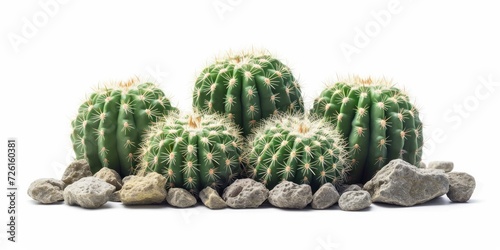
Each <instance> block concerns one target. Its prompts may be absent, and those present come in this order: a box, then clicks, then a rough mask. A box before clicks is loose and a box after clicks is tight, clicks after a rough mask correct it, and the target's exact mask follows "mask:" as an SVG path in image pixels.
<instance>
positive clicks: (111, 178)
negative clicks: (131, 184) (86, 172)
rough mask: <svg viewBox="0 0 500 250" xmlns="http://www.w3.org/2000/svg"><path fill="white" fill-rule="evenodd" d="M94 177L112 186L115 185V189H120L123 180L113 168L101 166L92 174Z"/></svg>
mask: <svg viewBox="0 0 500 250" xmlns="http://www.w3.org/2000/svg"><path fill="white" fill-rule="evenodd" d="M94 177H96V178H99V179H101V180H103V181H105V182H107V183H109V184H111V185H113V186H115V187H116V190H120V189H122V186H123V182H122V178H121V177H120V174H118V172H116V171H115V170H113V169H110V168H106V167H104V168H101V169H100V170H99V171H97V173H95V174H94Z"/></svg>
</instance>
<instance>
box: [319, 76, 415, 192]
mask: <svg viewBox="0 0 500 250" xmlns="http://www.w3.org/2000/svg"><path fill="white" fill-rule="evenodd" d="M311 114H313V115H316V116H319V117H321V118H323V119H325V120H326V121H328V122H330V123H332V124H333V125H335V126H336V130H337V131H338V132H339V134H340V135H341V136H342V137H343V138H344V139H345V140H346V141H347V142H348V147H349V151H350V153H349V156H350V165H351V166H352V170H351V171H350V173H349V177H348V179H347V181H348V182H350V183H360V182H363V183H364V182H366V181H368V180H370V179H371V178H372V177H373V175H375V173H376V172H377V171H378V170H380V169H381V168H382V167H383V166H385V165H386V164H387V163H388V162H389V161H391V160H393V159H398V158H402V159H403V160H405V161H407V162H409V163H411V164H413V165H416V166H418V165H419V163H420V161H421V158H422V146H423V135H422V123H421V121H420V119H419V113H418V110H417V108H416V107H415V105H413V104H412V103H411V102H410V99H409V97H408V95H407V94H405V93H404V92H403V91H402V90H400V89H398V88H396V87H394V85H393V84H392V83H391V82H390V81H388V80H386V79H371V78H367V79H362V78H360V77H357V76H353V77H349V78H347V79H345V80H343V81H340V82H337V83H335V84H333V85H331V86H330V87H327V88H326V89H325V90H323V92H322V93H321V94H320V96H319V97H318V98H317V99H316V100H315V101H314V106H313V109H312V110H311Z"/></svg>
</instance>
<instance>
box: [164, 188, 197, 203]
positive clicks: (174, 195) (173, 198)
mask: <svg viewBox="0 0 500 250" xmlns="http://www.w3.org/2000/svg"><path fill="white" fill-rule="evenodd" d="M167 202H168V204H170V205H171V206H174V207H191V206H194V205H196V198H195V197H194V196H193V195H192V194H191V193H190V192H189V191H187V190H186V189H183V188H170V189H169V190H168V193H167Z"/></svg>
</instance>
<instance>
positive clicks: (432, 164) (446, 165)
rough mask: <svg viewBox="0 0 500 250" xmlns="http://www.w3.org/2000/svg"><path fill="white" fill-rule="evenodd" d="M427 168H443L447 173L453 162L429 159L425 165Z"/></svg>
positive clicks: (450, 169)
mask: <svg viewBox="0 0 500 250" xmlns="http://www.w3.org/2000/svg"><path fill="white" fill-rule="evenodd" d="M427 168H428V169H440V170H444V172H446V173H449V172H451V171H453V162H451V161H431V162H429V165H427Z"/></svg>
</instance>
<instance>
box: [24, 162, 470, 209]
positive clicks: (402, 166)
mask: <svg viewBox="0 0 500 250" xmlns="http://www.w3.org/2000/svg"><path fill="white" fill-rule="evenodd" d="M452 170H453V163H452V162H430V163H429V165H428V166H427V167H425V168H422V166H421V167H420V168H418V167H415V166H413V165H411V164H409V163H407V162H405V161H403V160H393V161H391V162H389V164H387V165H386V166H385V167H384V168H382V170H380V171H379V172H378V173H377V174H376V175H375V176H374V177H373V178H372V179H371V180H370V181H368V182H367V183H365V184H364V185H356V184H354V185H343V186H337V187H335V186H334V185H332V184H330V183H327V184H325V185H322V186H321V187H320V188H319V189H318V190H317V191H316V192H314V194H313V192H312V190H311V187H310V186H309V185H307V184H302V185H299V184H295V183H293V182H289V181H283V182H281V183H279V184H278V185H276V186H275V187H274V188H273V189H272V190H268V189H267V188H266V187H265V186H264V184H262V183H260V182H257V181H255V180H253V179H238V180H236V181H235V182H233V183H232V184H231V185H230V186H228V187H227V188H226V189H225V190H224V192H223V194H222V196H220V195H219V193H218V192H217V191H216V190H214V189H212V188H211V187H207V188H205V189H203V190H201V191H200V192H199V193H198V195H197V197H195V196H194V195H193V194H191V193H190V192H189V191H187V190H185V189H182V188H170V189H169V190H168V192H167V190H166V189H165V184H166V183H167V180H166V178H165V177H163V176H162V175H161V174H158V173H156V172H151V173H149V174H147V175H146V176H127V177H125V178H124V179H123V180H122V179H121V178H120V175H119V174H118V173H117V172H115V171H114V170H111V169H108V168H103V169H101V170H100V171H99V172H97V173H95V174H94V175H92V172H91V171H90V167H89V165H88V164H87V162H85V160H79V161H75V162H73V163H72V164H70V165H69V166H68V168H67V169H66V171H65V172H64V174H63V177H62V179H61V180H57V179H38V180H36V181H34V182H33V183H32V184H31V185H30V187H29V190H28V194H29V195H30V196H31V197H32V198H33V199H34V200H37V201H38V202H40V203H43V204H50V203H56V202H59V201H62V200H64V202H65V203H66V204H68V205H78V206H80V207H83V208H98V207H101V206H102V205H104V204H105V203H106V202H108V201H113V202H120V201H121V202H122V203H123V204H124V205H148V204H162V203H164V202H166V203H168V204H170V205H171V206H174V207H180V208H185V207H191V206H194V205H196V204H197V203H198V199H199V200H201V202H202V203H203V204H204V205H205V206H206V207H208V208H210V209H222V208H226V207H231V208H257V207H259V206H261V205H262V204H263V203H265V202H268V203H270V204H271V205H273V206H275V207H278V208H285V209H303V208H306V207H308V206H309V205H310V207H311V208H313V209H326V208H329V207H332V206H333V205H335V204H337V203H338V207H339V208H340V209H341V210H345V211H357V210H363V209H367V208H368V207H370V205H371V204H372V202H376V203H386V204H393V205H399V206H413V205H417V204H422V203H425V202H427V201H430V200H432V199H434V198H436V197H439V196H442V195H444V194H446V195H447V196H448V198H449V199H450V200H451V201H452V202H467V201H468V200H469V199H470V197H471V195H472V193H473V192H474V188H475V180H474V177H472V176H471V175H469V174H467V173H463V172H452Z"/></svg>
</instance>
